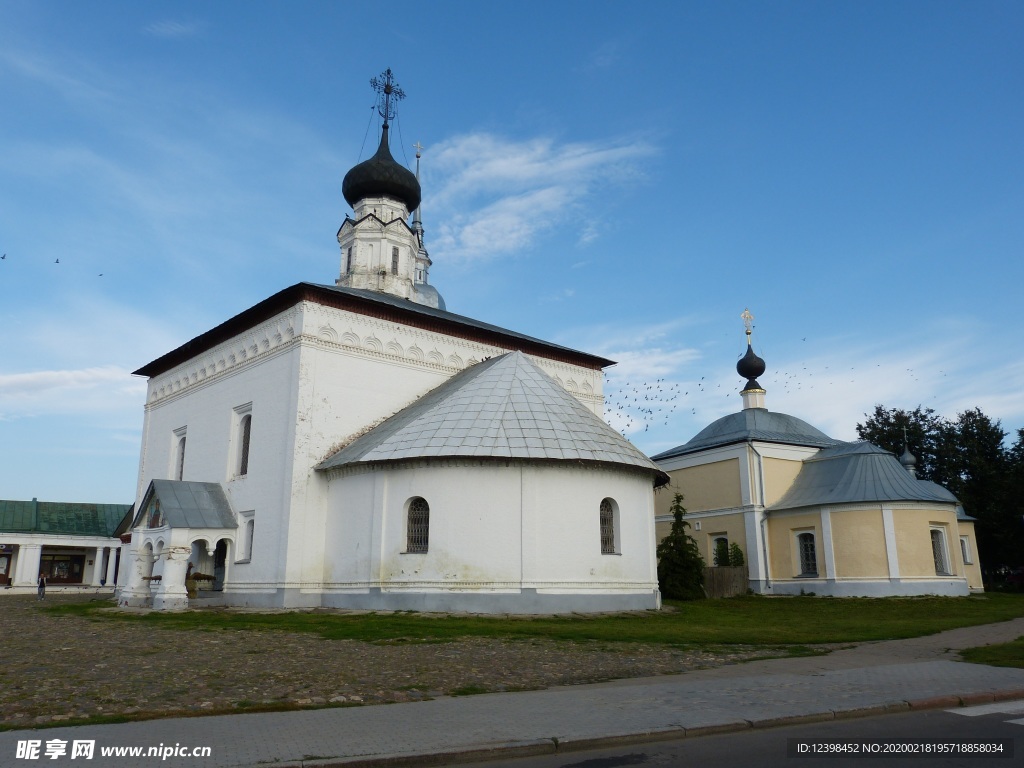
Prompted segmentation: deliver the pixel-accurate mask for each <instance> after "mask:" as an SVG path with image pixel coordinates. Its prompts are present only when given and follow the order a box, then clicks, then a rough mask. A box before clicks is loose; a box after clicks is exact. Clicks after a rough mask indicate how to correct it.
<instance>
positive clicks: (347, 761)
mask: <svg viewBox="0 0 1024 768" xmlns="http://www.w3.org/2000/svg"><path fill="white" fill-rule="evenodd" d="M1014 699H1024V690H1022V689H1011V690H1005V691H993V692H986V693H967V694H962V695H951V696H935V697H932V698H927V699H915V700H913V701H894V702H890V703H888V704H879V705H877V706H872V707H859V708H857V709H837V710H827V711H824V712H817V713H810V714H805V715H789V716H785V717H777V718H766V719H764V720H734V721H732V722H728V723H720V724H717V725H705V726H699V727H696V728H683V727H682V726H680V727H671V728H664V729H656V730H651V731H639V732H636V733H626V734H618V735H615V736H595V737H587V738H580V739H559V738H554V737H552V738H549V739H535V740H531V741H521V742H509V743H508V744H495V745H493V746H484V747H469V748H466V749H463V750H458V749H456V750H450V751H445V752H435V753H423V754H404V755H379V756H375V757H349V758H345V757H339V758H325V759H318V760H302V761H298V762H288V763H274V764H273V765H274V768H403V767H409V768H412V767H413V766H430V765H454V764H459V763H470V762H486V761H489V760H513V759H516V758H522V757H538V756H542V755H554V754H560V753H563V752H564V753H570V752H582V751H586V750H594V749H608V748H612V747H616V746H623V745H629V744H644V743H648V742H652V741H674V740H677V739H684V738H685V739H693V738H700V737H701V736H714V735H717V734H723V733H737V732H739V731H748V730H751V729H759V730H760V729H763V728H779V727H784V726H791V725H803V724H808V723H821V722H827V721H830V720H852V719H855V718H862V717H875V716H878V715H887V714H900V713H904V712H909V711H919V710H925V709H956V708H959V707H966V706H974V705H976V704H989V703H992V702H994V701H1011V700H1014Z"/></svg>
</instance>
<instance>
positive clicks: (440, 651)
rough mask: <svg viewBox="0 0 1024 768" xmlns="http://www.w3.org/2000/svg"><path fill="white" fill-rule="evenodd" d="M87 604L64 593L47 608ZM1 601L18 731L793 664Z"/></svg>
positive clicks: (8, 698) (712, 653)
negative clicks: (102, 613)
mask: <svg viewBox="0 0 1024 768" xmlns="http://www.w3.org/2000/svg"><path fill="white" fill-rule="evenodd" d="M89 599H90V598H89V597H86V596H62V595H53V596H48V597H47V603H49V604H53V603H64V602H81V601H87V600H89ZM0 600H2V602H0V626H2V630H3V632H2V634H3V640H2V642H0V725H3V726H5V727H8V728H10V727H16V728H25V727H32V726H34V725H39V724H48V723H54V722H58V723H59V722H63V721H67V720H78V719H80V718H88V717H94V716H98V715H133V716H135V717H149V716H157V717H174V716H179V715H182V714H188V713H195V714H212V713H217V712H240V711H245V710H246V709H248V708H252V707H254V706H255V707H259V706H264V705H288V706H296V707H310V708H316V707H324V706H332V705H334V706H337V705H342V706H346V705H352V704H355V705H363V704H383V703H392V702H405V701H416V700H423V699H431V698H437V697H439V696H444V695H449V694H451V693H452V692H457V691H459V690H460V689H467V688H472V689H474V690H476V691H480V690H484V691H491V692H499V691H507V690H521V689H543V688H550V687H552V686H560V685H578V684H582V683H593V682H600V681H606V680H615V679H622V678H635V677H650V676H656V675H666V674H677V673H680V672H689V671H693V670H699V669H713V668H718V667H722V666H725V665H730V664H736V663H738V662H741V661H748V660H750V659H758V658H770V657H773V656H779V655H784V652H783V651H779V650H771V649H765V648H761V647H753V646H735V647H734V646H729V649H728V651H723V650H720V649H712V650H708V649H704V650H697V649H685V648H672V647H666V646H660V645H648V644H640V643H608V642H583V643H577V642H568V641H556V640H543V639H522V640H496V639H487V638H467V639H463V640H458V641H450V642H449V641H446V642H436V643H435V642H430V643H402V642H381V643H369V642H363V641H358V640H326V639H323V638H321V637H320V636H319V635H317V634H314V633H294V632H282V631H276V630H250V629H246V630H222V629H216V630H212V631H209V632H207V631H202V630H172V629H162V628H160V627H153V626H149V625H147V624H145V623H142V622H129V621H114V620H109V619H97V620H93V619H86V618H82V617H78V616H73V615H54V614H49V613H46V612H45V611H44V610H42V607H43V606H42V605H41V604H40V603H37V602H36V600H35V598H34V597H33V596H18V595H10V596H6V595H5V596H0Z"/></svg>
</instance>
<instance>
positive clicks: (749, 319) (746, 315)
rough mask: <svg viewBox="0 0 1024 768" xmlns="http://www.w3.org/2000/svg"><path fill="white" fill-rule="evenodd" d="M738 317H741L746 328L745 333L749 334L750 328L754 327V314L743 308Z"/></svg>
mask: <svg viewBox="0 0 1024 768" xmlns="http://www.w3.org/2000/svg"><path fill="white" fill-rule="evenodd" d="M740 317H741V318H743V326H744V327H745V328H746V329H747V335H748V336H749V335H750V331H751V329H752V328H753V327H754V316H753V315H752V314H750V310H749V309H744V310H743V314H742V315H740Z"/></svg>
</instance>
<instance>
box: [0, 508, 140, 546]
mask: <svg viewBox="0 0 1024 768" xmlns="http://www.w3.org/2000/svg"><path fill="white" fill-rule="evenodd" d="M131 508H132V507H131V505H130V504H85V503H78V502H63V501H38V500H36V499H32V501H10V500H6V499H0V532H3V533H51V534H64V535H70V536H103V537H107V538H110V537H112V536H114V531H116V530H117V526H118V524H120V522H121V521H122V520H123V519H124V518H125V517H126V516H127V515H128V513H129V512H130V511H131Z"/></svg>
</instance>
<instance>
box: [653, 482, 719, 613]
mask: <svg viewBox="0 0 1024 768" xmlns="http://www.w3.org/2000/svg"><path fill="white" fill-rule="evenodd" d="M670 511H671V512H672V528H671V530H670V531H669V533H668V536H666V537H665V538H664V539H662V540H661V543H660V544H659V545H658V587H659V589H661V594H662V597H666V598H668V599H670V600H699V599H701V598H703V597H706V596H707V595H706V594H705V592H704V558H702V557H701V556H700V551H699V550H698V549H697V542H696V541H695V540H694V538H693V537H692V536H691V535H690V534H688V533H687V532H686V530H687V528H689V527H690V523H689V522H687V521H686V520H684V519H683V517H684V516H685V515H686V508H685V507H683V494H681V493H677V494H676V495H675V496H674V497H673V499H672V506H671V507H670Z"/></svg>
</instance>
